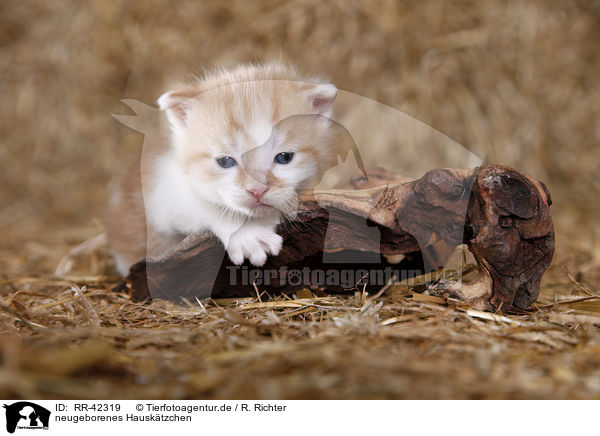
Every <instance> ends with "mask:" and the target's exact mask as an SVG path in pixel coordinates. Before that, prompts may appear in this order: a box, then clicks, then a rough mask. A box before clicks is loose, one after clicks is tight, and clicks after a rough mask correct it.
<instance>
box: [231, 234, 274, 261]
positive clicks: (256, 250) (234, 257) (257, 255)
mask: <svg viewBox="0 0 600 436" xmlns="http://www.w3.org/2000/svg"><path fill="white" fill-rule="evenodd" d="M282 244H283V238H282V237H281V236H279V235H278V234H277V233H275V232H274V231H273V230H272V229H270V228H261V227H252V228H250V229H245V228H244V227H242V228H240V229H239V230H238V231H237V232H235V233H234V234H232V235H231V237H230V238H229V244H228V246H227V253H228V254H229V258H230V259H231V261H232V262H233V263H234V264H236V265H240V264H242V263H243V262H244V259H248V260H250V263H251V264H252V265H255V266H263V265H264V264H265V262H266V261H267V255H269V254H272V255H274V256H276V255H277V254H279V252H280V251H281V246H282Z"/></svg>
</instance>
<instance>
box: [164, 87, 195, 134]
mask: <svg viewBox="0 0 600 436" xmlns="http://www.w3.org/2000/svg"><path fill="white" fill-rule="evenodd" d="M190 99H191V97H190V95H189V94H184V93H181V92H177V91H169V92H165V93H164V94H163V95H161V96H160V97H159V98H158V101H157V103H158V108H159V109H160V110H161V111H164V112H165V113H166V114H167V118H168V120H169V123H171V127H172V128H173V129H174V130H175V129H182V128H184V127H186V125H187V124H186V122H187V116H188V110H189V106H190V101H189V100H190Z"/></svg>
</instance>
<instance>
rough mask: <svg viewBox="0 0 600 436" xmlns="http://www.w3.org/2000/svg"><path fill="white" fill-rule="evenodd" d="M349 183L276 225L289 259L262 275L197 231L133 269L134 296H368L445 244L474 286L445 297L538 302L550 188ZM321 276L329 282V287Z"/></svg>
mask: <svg viewBox="0 0 600 436" xmlns="http://www.w3.org/2000/svg"><path fill="white" fill-rule="evenodd" d="M351 185H352V189H346V190H341V191H340V190H331V191H314V192H310V193H305V194H302V195H301V196H300V200H301V208H300V210H301V211H300V212H299V213H298V215H297V216H296V217H295V218H294V220H293V221H290V222H284V223H282V224H281V225H280V226H279V228H278V233H279V234H280V235H282V237H283V238H284V244H283V248H282V250H281V252H280V253H279V255H278V256H275V257H271V258H269V259H268V260H267V263H266V265H265V266H264V267H262V268H260V269H257V268H253V267H251V266H250V265H247V264H246V265H245V266H243V267H236V266H234V265H232V264H231V262H230V261H229V259H228V257H227V256H226V253H225V250H224V248H223V246H222V244H220V243H219V242H218V241H216V240H215V239H214V238H211V237H210V235H207V234H203V235H192V236H189V237H188V238H186V239H185V240H184V241H182V242H181V243H180V244H179V245H178V246H177V247H175V248H174V249H173V250H171V251H169V252H168V253H165V254H164V255H162V256H160V257H159V258H154V259H146V260H143V261H141V262H139V263H137V264H135V265H134V266H132V268H131V270H130V274H129V276H128V277H127V279H126V282H124V284H126V285H127V287H128V289H129V290H130V292H131V296H132V298H134V299H135V300H144V299H147V298H150V297H152V298H165V299H178V298H180V297H187V298H194V297H199V298H206V297H212V298H224V297H238V296H248V295H256V289H260V290H261V291H263V290H265V291H267V292H268V293H292V292H294V291H296V290H297V289H299V288H302V287H306V286H307V285H323V284H324V287H325V289H326V291H327V292H344V291H348V290H349V288H354V284H355V283H356V278H357V277H358V281H360V279H361V277H362V279H363V281H362V282H361V283H360V288H361V289H362V284H363V283H364V284H365V286H366V287H367V289H372V288H378V287H381V285H382V283H381V279H382V277H383V279H384V280H388V278H389V275H390V271H391V273H394V274H395V275H396V276H398V273H399V272H402V273H406V274H405V275H403V278H405V277H407V276H410V275H411V274H412V275H416V274H420V273H423V272H427V271H430V270H433V269H435V268H437V267H439V266H441V265H443V264H444V262H445V261H446V258H445V253H446V252H447V251H446V252H445V251H444V250H440V249H439V246H440V244H442V245H444V246H446V247H453V246H457V245H460V244H462V243H465V244H466V245H467V247H468V248H469V250H470V251H471V252H472V253H473V255H474V258H475V260H476V262H477V264H478V267H479V275H478V279H477V280H475V281H474V282H472V283H469V284H465V283H457V282H443V283H438V284H437V286H436V289H438V290H439V292H442V293H447V294H450V295H452V296H454V297H456V298H460V299H461V300H463V301H465V302H467V303H470V304H471V305H472V306H473V307H475V308H477V309H481V310H492V311H495V310H498V309H500V310H502V311H507V310H509V309H511V308H519V309H525V308H527V307H528V306H529V305H531V304H532V303H533V302H534V301H535V300H536V298H537V296H538V292H539V285H540V280H541V278H542V275H543V273H544V271H545V270H546V268H547V267H548V265H549V264H550V261H551V259H552V255H553V252H554V231H553V225H552V219H551V216H550V204H551V199H550V195H549V193H548V191H547V189H546V187H545V186H544V184H543V183H541V182H538V181H536V180H534V179H532V178H531V177H529V176H527V175H525V174H523V173H520V172H519V171H516V170H514V169H511V168H508V167H503V166H483V167H477V168H474V169H471V170H463V169H435V170H431V171H429V172H428V173H426V174H425V175H424V176H423V177H422V178H420V179H418V180H411V181H406V179H404V178H402V177H400V176H397V175H395V174H393V173H390V172H387V171H385V170H381V169H377V170H376V171H374V172H372V173H370V174H369V178H368V179H367V178H365V177H357V178H355V179H353V180H352V182H351ZM399 254H402V255H404V256H405V258H404V260H403V261H402V262H400V263H399V264H392V263H390V262H389V261H388V258H389V256H393V255H399ZM363 271H367V273H368V274H371V275H377V276H378V277H377V280H379V282H377V280H370V278H369V277H363V276H362V275H361V274H362V273H363ZM373 271H374V272H375V273H373ZM348 272H351V273H352V272H355V273H360V274H354V276H353V275H352V274H348ZM336 274H337V275H336ZM298 275H300V276H301V277H300V278H299V277H298ZM324 276H325V278H326V279H329V278H331V279H332V280H330V281H327V280H325V283H323V277H324ZM336 277H337V279H336ZM344 277H345V278H346V282H345V283H344V282H343V280H341V278H344ZM350 282H351V283H350ZM349 283H350V285H349Z"/></svg>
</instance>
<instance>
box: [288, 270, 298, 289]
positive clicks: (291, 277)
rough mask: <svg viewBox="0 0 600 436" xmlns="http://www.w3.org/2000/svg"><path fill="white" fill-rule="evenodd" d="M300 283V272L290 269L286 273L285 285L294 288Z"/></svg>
mask: <svg viewBox="0 0 600 436" xmlns="http://www.w3.org/2000/svg"><path fill="white" fill-rule="evenodd" d="M301 281H302V274H301V273H300V270H297V269H292V270H290V271H288V273H287V283H288V285H292V286H296V285H299V284H300V282H301Z"/></svg>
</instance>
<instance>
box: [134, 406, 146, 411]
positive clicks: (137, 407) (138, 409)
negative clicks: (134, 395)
mask: <svg viewBox="0 0 600 436" xmlns="http://www.w3.org/2000/svg"><path fill="white" fill-rule="evenodd" d="M135 410H137V411H138V412H141V411H142V410H144V405H143V404H136V406H135Z"/></svg>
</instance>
